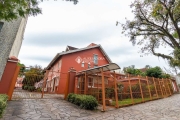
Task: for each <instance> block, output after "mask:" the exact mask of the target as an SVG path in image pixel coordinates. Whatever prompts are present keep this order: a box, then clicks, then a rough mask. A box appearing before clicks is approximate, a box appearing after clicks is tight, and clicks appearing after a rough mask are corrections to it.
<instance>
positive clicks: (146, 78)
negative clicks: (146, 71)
mask: <svg viewBox="0 0 180 120" xmlns="http://www.w3.org/2000/svg"><path fill="white" fill-rule="evenodd" d="M146 80H147V84H148V90H149V96H150V99H151V100H152V96H151V90H150V87H149V80H148V77H147V76H146Z"/></svg>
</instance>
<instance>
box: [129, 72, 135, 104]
mask: <svg viewBox="0 0 180 120" xmlns="http://www.w3.org/2000/svg"><path fill="white" fill-rule="evenodd" d="M128 82H129V89H130V95H131V102H132V104H133V105H134V98H133V94H132V88H131V82H130V77H129V74H128Z"/></svg>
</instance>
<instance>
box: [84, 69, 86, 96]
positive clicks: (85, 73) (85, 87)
mask: <svg viewBox="0 0 180 120" xmlns="http://www.w3.org/2000/svg"><path fill="white" fill-rule="evenodd" d="M84 77H85V79H84V80H85V81H84V94H85V95H86V90H87V76H86V72H85V74H84Z"/></svg>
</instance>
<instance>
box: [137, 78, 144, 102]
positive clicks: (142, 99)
mask: <svg viewBox="0 0 180 120" xmlns="http://www.w3.org/2000/svg"><path fill="white" fill-rule="evenodd" d="M138 79H139V87H140V91H141V97H142V102H144V96H143V91H142V86H141V81H140V76H139V75H138Z"/></svg>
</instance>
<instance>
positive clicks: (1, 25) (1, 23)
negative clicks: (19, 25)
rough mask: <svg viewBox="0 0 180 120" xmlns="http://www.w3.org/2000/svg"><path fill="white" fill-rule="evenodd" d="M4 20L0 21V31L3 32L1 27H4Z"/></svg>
mask: <svg viewBox="0 0 180 120" xmlns="http://www.w3.org/2000/svg"><path fill="white" fill-rule="evenodd" d="M3 24H4V23H3V22H0V32H1V29H2V27H3Z"/></svg>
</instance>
